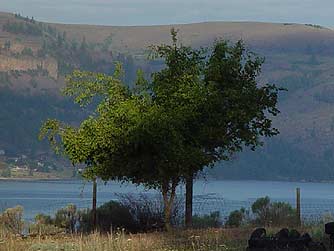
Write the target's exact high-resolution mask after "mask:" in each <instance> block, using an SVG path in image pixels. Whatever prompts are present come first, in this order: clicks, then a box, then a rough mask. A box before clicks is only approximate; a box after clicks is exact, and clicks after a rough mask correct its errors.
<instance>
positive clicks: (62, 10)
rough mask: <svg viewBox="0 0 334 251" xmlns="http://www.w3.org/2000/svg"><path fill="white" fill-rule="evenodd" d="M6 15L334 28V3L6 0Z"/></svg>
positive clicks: (0, 5) (1, 3)
mask: <svg viewBox="0 0 334 251" xmlns="http://www.w3.org/2000/svg"><path fill="white" fill-rule="evenodd" d="M0 11H8V12H19V13H21V14H23V15H25V16H34V17H35V18H36V19H38V20H42V21H50V22H61V23H86V24H87V23H88V24H107V25H151V24H171V23H174V24H175V23H192V22H203V21H264V22H295V23H313V24H320V25H324V26H331V27H333V26H334V18H333V15H334V1H333V0H0Z"/></svg>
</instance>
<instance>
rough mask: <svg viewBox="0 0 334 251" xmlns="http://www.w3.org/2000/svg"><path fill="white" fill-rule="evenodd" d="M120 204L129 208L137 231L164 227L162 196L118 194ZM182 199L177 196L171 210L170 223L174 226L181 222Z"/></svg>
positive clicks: (155, 229)
mask: <svg viewBox="0 0 334 251" xmlns="http://www.w3.org/2000/svg"><path fill="white" fill-rule="evenodd" d="M119 198H120V201H121V204H122V205H124V206H125V207H127V208H129V210H130V213H131V215H132V217H133V219H134V220H135V222H136V225H137V231H141V232H149V231H157V230H163V229H164V225H165V224H164V222H165V220H164V204H163V200H162V197H161V196H160V195H158V196H148V195H145V194H140V195H131V194H127V195H119ZM181 205H182V200H178V199H177V198H176V199H175V200H174V205H173V207H172V212H171V223H172V225H174V226H177V225H180V224H182V223H183V215H182V214H181V210H180V209H181Z"/></svg>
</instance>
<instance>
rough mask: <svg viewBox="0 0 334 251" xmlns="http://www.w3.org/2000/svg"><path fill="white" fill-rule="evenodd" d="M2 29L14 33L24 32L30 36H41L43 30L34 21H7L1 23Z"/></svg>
mask: <svg viewBox="0 0 334 251" xmlns="http://www.w3.org/2000/svg"><path fill="white" fill-rule="evenodd" d="M2 28H3V30H4V31H7V32H10V33H14V34H24V35H30V36H42V34H43V30H42V29H41V26H39V25H37V24H36V23H31V22H10V21H7V23H5V24H4V25H3V27H2Z"/></svg>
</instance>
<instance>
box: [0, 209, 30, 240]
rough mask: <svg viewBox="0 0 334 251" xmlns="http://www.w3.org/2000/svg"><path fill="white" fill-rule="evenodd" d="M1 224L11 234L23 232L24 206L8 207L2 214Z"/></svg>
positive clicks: (0, 215)
mask: <svg viewBox="0 0 334 251" xmlns="http://www.w3.org/2000/svg"><path fill="white" fill-rule="evenodd" d="M0 225H2V226H3V227H4V228H5V229H6V230H7V231H8V232H9V233H11V234H19V235H20V234H22V231H23V227H24V221H23V207H21V206H16V207H14V208H8V209H6V210H5V211H4V212H3V213H2V214H0Z"/></svg>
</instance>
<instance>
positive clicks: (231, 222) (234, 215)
mask: <svg viewBox="0 0 334 251" xmlns="http://www.w3.org/2000/svg"><path fill="white" fill-rule="evenodd" d="M244 219H245V209H244V208H241V209H240V210H235V211H233V212H231V213H230V215H229V216H228V219H227V221H226V223H225V225H226V226H228V227H240V226H241V224H242V223H243V221H244Z"/></svg>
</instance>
